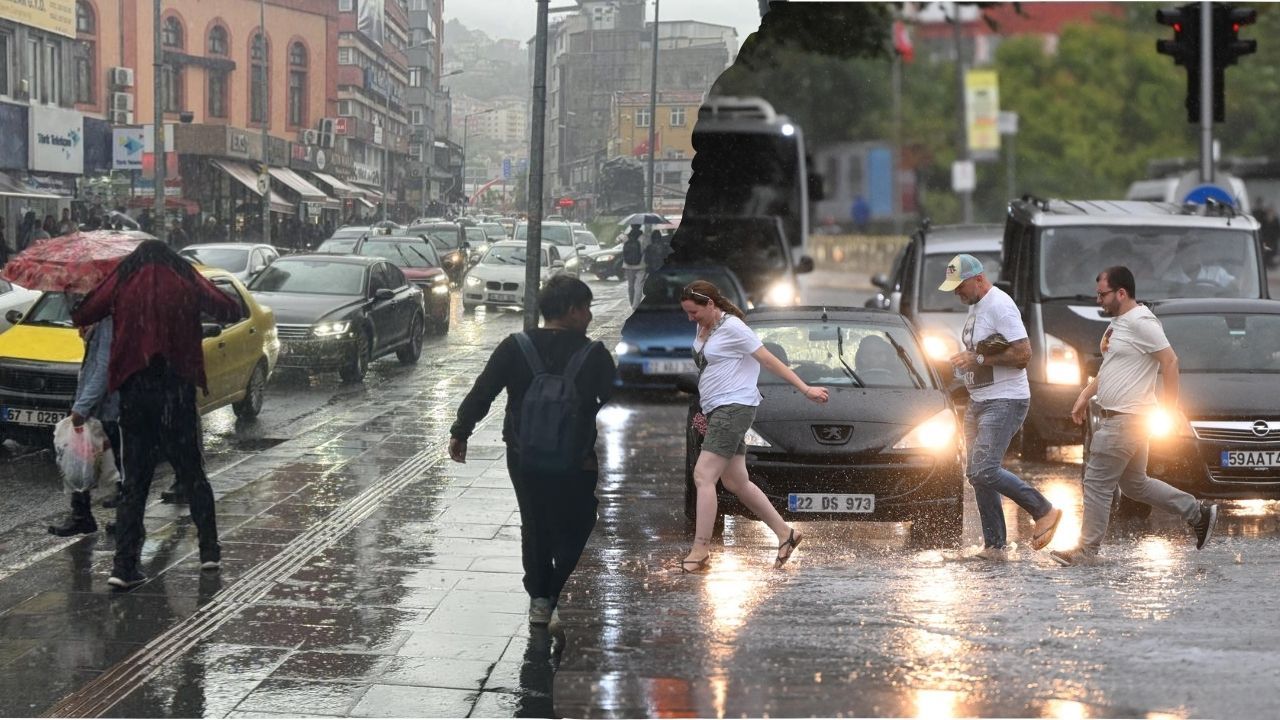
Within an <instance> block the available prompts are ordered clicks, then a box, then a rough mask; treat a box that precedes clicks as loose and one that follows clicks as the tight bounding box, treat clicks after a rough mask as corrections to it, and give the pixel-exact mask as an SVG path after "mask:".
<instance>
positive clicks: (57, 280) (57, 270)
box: [0, 230, 151, 293]
mask: <svg viewBox="0 0 1280 720" xmlns="http://www.w3.org/2000/svg"><path fill="white" fill-rule="evenodd" d="M149 238H151V236H150V235H148V234H146V233H142V232H136V231H118V230H91V231H89V232H78V233H72V234H70V235H64V236H62V237H56V238H50V239H48V240H38V241H36V243H35V244H34V245H32V246H30V247H28V248H27V249H26V250H23V251H22V252H21V253H19V254H18V255H17V256H16V257H14V258H13V259H12V260H10V261H9V264H8V265H5V267H4V273H3V275H0V277H3V278H4V279H5V280H8V281H10V282H13V283H16V284H18V285H21V286H22V287H25V288H30V289H32V290H43V291H44V292H63V291H65V292H74V293H87V292H89V291H90V290H93V289H94V288H96V287H97V286H98V283H100V282H102V279H103V278H105V277H106V276H107V274H108V273H110V272H111V271H112V270H115V269H116V266H117V265H119V264H120V261H121V260H122V259H124V257H125V256H126V255H128V254H129V253H131V252H133V250H134V248H136V247H138V243H140V242H142V241H143V240H146V239H149Z"/></svg>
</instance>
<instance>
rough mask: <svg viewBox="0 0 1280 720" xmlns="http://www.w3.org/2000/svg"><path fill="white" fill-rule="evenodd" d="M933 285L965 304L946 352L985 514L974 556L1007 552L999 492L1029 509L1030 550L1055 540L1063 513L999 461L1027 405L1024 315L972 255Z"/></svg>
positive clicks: (957, 260) (970, 471)
mask: <svg viewBox="0 0 1280 720" xmlns="http://www.w3.org/2000/svg"><path fill="white" fill-rule="evenodd" d="M938 289H939V290H942V291H944V292H953V293H955V294H956V297H958V298H959V299H960V302H963V303H964V304H965V305H968V306H969V317H968V319H967V320H966V321H965V325H964V333H963V335H962V337H961V339H962V340H963V342H964V350H963V351H961V352H959V353H956V354H955V355H953V356H952V357H951V365H952V367H953V368H954V369H955V374H956V376H957V377H959V378H961V379H963V380H964V384H965V386H966V387H967V388H968V390H969V406H968V408H967V409H966V410H965V415H964V438H965V444H966V445H967V446H968V451H969V452H968V458H969V463H968V467H967V468H966V469H965V474H966V475H967V476H968V478H969V483H970V484H971V485H973V492H974V495H975V496H976V498H977V501H978V514H979V515H980V516H981V519H982V541H983V548H982V552H980V553H978V555H979V556H980V557H983V558H986V559H989V560H1003V559H1006V557H1007V552H1006V549H1005V542H1006V539H1007V537H1006V531H1005V524H1004V509H1003V506H1002V504H1001V499H1000V496H1001V495H1004V496H1006V497H1008V498H1009V499H1011V500H1013V501H1014V502H1015V503H1017V504H1018V506H1019V507H1021V508H1022V509H1023V510H1026V511H1027V512H1028V513H1030V514H1031V517H1032V519H1034V520H1035V528H1034V530H1033V531H1032V536H1031V547H1032V548H1034V549H1036V550H1041V549H1043V548H1044V547H1045V546H1046V545H1048V544H1049V541H1050V540H1052V539H1053V533H1054V531H1055V530H1057V529H1058V521H1060V520H1061V519H1062V511H1061V510H1059V509H1057V508H1055V507H1053V505H1052V504H1050V502H1049V501H1048V500H1047V499H1046V498H1045V496H1044V495H1043V494H1041V493H1040V491H1038V490H1036V489H1035V488H1033V487H1031V486H1030V485H1028V484H1026V483H1025V482H1023V481H1022V479H1021V478H1019V477H1018V476H1017V475H1014V474H1013V473H1011V472H1009V471H1008V470H1006V469H1004V467H1002V465H1001V463H1003V461H1004V455H1005V452H1007V451H1008V449H1009V442H1010V441H1011V440H1012V439H1013V436H1014V435H1015V434H1017V432H1018V429H1019V428H1021V427H1022V422H1023V420H1025V419H1026V417H1027V410H1028V409H1029V408H1030V407H1031V387H1030V386H1029V385H1028V384H1027V370H1026V367H1027V362H1028V361H1029V360H1030V359H1031V342H1030V340H1028V339H1027V329H1026V327H1025V326H1024V325H1023V324H1022V316H1021V314H1020V313H1019V312H1018V306H1017V305H1014V303H1013V299H1012V298H1010V297H1009V295H1008V294H1007V293H1005V292H1004V291H1003V290H1001V289H1000V288H998V287H995V286H994V285H992V284H991V281H990V280H988V279H987V275H986V270H985V269H984V268H983V266H982V261H980V260H978V259H977V258H976V257H974V256H972V255H964V254H961V255H957V256H955V257H954V258H952V259H951V262H949V263H947V274H946V279H945V280H944V281H943V283H942V284H941V285H939V286H938ZM975 338H976V339H975Z"/></svg>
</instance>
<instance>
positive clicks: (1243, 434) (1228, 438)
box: [1191, 420, 1280, 443]
mask: <svg viewBox="0 0 1280 720" xmlns="http://www.w3.org/2000/svg"><path fill="white" fill-rule="evenodd" d="M1263 424H1265V425H1266V426H1267V431H1266V432H1265V433H1261V432H1259V431H1255V429H1254V428H1255V425H1256V426H1257V427H1258V428H1259V429H1260V428H1261V426H1262V425H1263ZM1191 429H1192V430H1193V431H1194V432H1195V434H1196V437H1197V438H1200V439H1201V440H1213V441H1217V442H1245V443H1266V442H1277V441H1280V421H1277V420H1271V421H1267V420H1258V421H1255V422H1249V421H1221V422H1205V421H1197V422H1193V423H1191Z"/></svg>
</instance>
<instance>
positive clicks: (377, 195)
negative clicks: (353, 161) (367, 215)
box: [355, 182, 382, 204]
mask: <svg viewBox="0 0 1280 720" xmlns="http://www.w3.org/2000/svg"><path fill="white" fill-rule="evenodd" d="M355 188H356V190H357V191H359V192H360V194H361V195H363V196H364V198H365V199H366V200H368V201H370V202H373V203H375V204H376V203H380V202H382V188H375V187H374V186H372V185H365V184H364V183H361V182H358V183H356V185H355Z"/></svg>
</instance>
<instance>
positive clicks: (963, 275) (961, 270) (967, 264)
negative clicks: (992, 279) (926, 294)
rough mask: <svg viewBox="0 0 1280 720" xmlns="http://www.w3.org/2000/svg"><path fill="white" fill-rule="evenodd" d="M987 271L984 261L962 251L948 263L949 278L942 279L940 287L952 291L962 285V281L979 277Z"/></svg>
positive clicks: (945, 290) (942, 289)
mask: <svg viewBox="0 0 1280 720" xmlns="http://www.w3.org/2000/svg"><path fill="white" fill-rule="evenodd" d="M985 272H986V269H985V268H983V267H982V261H981V260H979V259H978V258H976V257H974V256H972V255H966V254H964V253H961V254H959V255H957V256H955V257H953V258H951V262H949V263H947V279H946V280H943V281H942V284H941V285H939V286H938V289H939V290H941V291H943V292H951V291H952V290H955V289H956V288H958V287H960V283H962V282H964V281H965V280H968V279H969V278H972V277H978V276H979V275H982V274H983V273H985Z"/></svg>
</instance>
